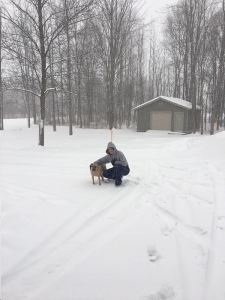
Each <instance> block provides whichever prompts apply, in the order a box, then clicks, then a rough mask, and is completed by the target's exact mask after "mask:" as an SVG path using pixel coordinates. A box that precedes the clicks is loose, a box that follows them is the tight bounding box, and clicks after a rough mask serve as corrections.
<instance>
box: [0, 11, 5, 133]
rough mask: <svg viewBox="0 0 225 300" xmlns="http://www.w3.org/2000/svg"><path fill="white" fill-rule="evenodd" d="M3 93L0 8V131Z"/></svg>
mask: <svg viewBox="0 0 225 300" xmlns="http://www.w3.org/2000/svg"><path fill="white" fill-rule="evenodd" d="M3 129H4V126H3V91H2V8H1V6H0V130H3Z"/></svg>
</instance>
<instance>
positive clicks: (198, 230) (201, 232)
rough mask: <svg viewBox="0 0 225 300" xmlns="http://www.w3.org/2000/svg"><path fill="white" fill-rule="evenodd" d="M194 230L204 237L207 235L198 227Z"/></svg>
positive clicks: (205, 231)
mask: <svg viewBox="0 0 225 300" xmlns="http://www.w3.org/2000/svg"><path fill="white" fill-rule="evenodd" d="M195 230H196V231H197V232H199V233H200V234H202V235H205V234H206V233H207V230H204V229H202V228H200V227H195Z"/></svg>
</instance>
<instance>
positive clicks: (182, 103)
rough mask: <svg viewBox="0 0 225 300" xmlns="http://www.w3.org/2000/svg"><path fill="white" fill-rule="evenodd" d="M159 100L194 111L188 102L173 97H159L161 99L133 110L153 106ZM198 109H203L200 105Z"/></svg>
mask: <svg viewBox="0 0 225 300" xmlns="http://www.w3.org/2000/svg"><path fill="white" fill-rule="evenodd" d="M159 99H163V100H166V101H167V102H170V103H173V104H176V105H178V106H181V107H184V108H187V109H192V104H191V103H190V102H188V101H186V100H183V99H180V98H173V97H165V96H159V97H156V98H154V99H152V100H150V101H147V102H145V103H142V104H141V105H138V106H136V107H135V108H133V109H134V110H137V109H139V108H141V107H143V106H146V105H148V104H151V103H153V102H155V101H157V100H159ZM196 108H197V109H200V108H201V107H200V106H199V105H196Z"/></svg>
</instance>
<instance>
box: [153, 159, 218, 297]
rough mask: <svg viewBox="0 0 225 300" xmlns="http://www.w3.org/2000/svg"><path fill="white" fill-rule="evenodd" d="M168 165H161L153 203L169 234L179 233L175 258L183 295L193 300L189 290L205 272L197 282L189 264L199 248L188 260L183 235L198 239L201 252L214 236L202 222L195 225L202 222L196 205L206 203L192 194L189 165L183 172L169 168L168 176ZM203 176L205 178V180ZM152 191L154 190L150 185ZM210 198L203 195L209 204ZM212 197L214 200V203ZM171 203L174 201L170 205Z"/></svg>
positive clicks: (181, 295) (191, 253) (200, 281)
mask: <svg viewBox="0 0 225 300" xmlns="http://www.w3.org/2000/svg"><path fill="white" fill-rule="evenodd" d="M181 166H182V164H181ZM161 168H162V170H161ZM169 168H172V165H171V166H169ZM191 168H193V166H191ZM194 168H195V166H194ZM200 168H202V166H200ZM164 169H165V165H163V166H162V165H159V172H158V178H157V184H156V185H155V189H154V194H153V199H154V201H153V204H152V213H153V214H154V215H155V217H157V218H158V219H159V220H161V221H162V222H163V223H165V224H166V228H167V229H168V230H167V231H166V236H169V235H170V233H171V232H172V231H173V235H174V236H175V241H176V244H177V246H176V247H175V248H176V249H179V250H178V251H176V252H177V253H176V255H175V256H174V257H173V259H174V260H175V261H174V263H175V265H176V270H177V271H178V273H179V274H180V276H179V278H182V280H181V282H180V287H181V290H180V298H179V299H187V300H189V299H190V297H191V294H190V295H189V293H191V292H190V291H191V287H193V284H194V285H195V286H196V287H198V286H201V284H202V282H203V281H204V273H203V272H202V276H200V277H199V279H198V282H193V280H192V278H190V272H191V270H192V267H191V265H189V261H191V260H192V258H191V255H193V257H194V255H195V256H196V252H195V251H196V250H195V251H194V250H193V249H191V248H190V250H191V252H190V254H189V253H188V260H187V250H186V249H185V248H184V247H183V242H181V239H182V236H185V237H187V238H188V239H190V240H192V241H194V243H195V244H194V245H196V244H197V246H195V247H196V248H197V249H199V250H198V252H201V251H202V246H203V247H204V248H205V249H209V248H210V239H209V234H208V232H207V230H206V229H203V228H202V227H201V226H198V225H196V226H195V224H198V219H196V217H195V214H194V212H195V208H197V207H198V208H199V207H202V206H201V204H200V203H199V201H193V200H194V198H195V199H197V198H196V197H194V195H192V194H191V191H192V189H191V187H192V183H189V181H188V178H186V181H185V180H184V178H185V175H187V171H185V167H183V168H182V167H180V168H179V169H180V171H181V172H179V171H177V170H176V173H174V174H173V172H171V173H172V174H171V176H170V174H169V172H168V170H166V172H165V173H166V174H168V177H165V176H164ZM180 173H181V175H180ZM204 176H206V175H205V173H204V174H203V177H204ZM179 178H181V179H182V184H184V185H187V184H188V185H187V186H185V187H184V188H182V184H181V182H180V184H179V180H177V179H179ZM207 178H208V175H207ZM203 179H205V178H203ZM203 179H202V178H201V180H203ZM174 182H176V183H174ZM197 184H199V183H197ZM157 185H158V188H157ZM157 189H158V191H157ZM188 190H189V191H190V194H188ZM148 192H149V193H150V194H151V190H150V189H148ZM184 192H185V194H184ZM190 195H191V196H192V200H191V201H190ZM208 199H210V198H207V200H205V199H204V197H203V199H201V200H203V203H204V204H205V203H208ZM211 200H212V199H211ZM211 200H210V202H211V203H212V201H211ZM168 202H169V203H168ZM168 204H170V206H169V207H168ZM181 208H183V209H184V210H185V214H184V217H186V218H183V216H182V209H181ZM204 208H205V207H204ZM208 208H209V207H207V209H208ZM208 211H209V212H210V213H212V209H211V208H210V210H209V209H208ZM199 212H200V211H199ZM180 213H181V214H180ZM197 217H198V216H197ZM164 229H165V227H164ZM174 229H177V230H178V231H177V232H179V233H181V235H179V234H177V232H176V231H174ZM163 234H164V233H163ZM189 247H190V246H189ZM158 250H159V252H160V251H161V250H160V248H159V249H158ZM204 252H205V250H204ZM206 252H207V251H206ZM200 256H201V254H200ZM195 269H196V267H195ZM197 290H198V291H197ZM196 293H198V295H199V296H200V297H201V293H202V291H201V289H198V288H197V289H196ZM189 296H190V297H189ZM197 297H198V296H197Z"/></svg>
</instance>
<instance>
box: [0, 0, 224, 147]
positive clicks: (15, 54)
mask: <svg viewBox="0 0 225 300" xmlns="http://www.w3.org/2000/svg"><path fill="white" fill-rule="evenodd" d="M140 4H141V3H140ZM161 21H162V22H163V36H162V37H160V38H159V37H158V33H157V31H156V26H155V22H154V21H152V22H151V23H150V24H144V21H143V18H142V16H141V13H140V5H139V4H138V3H137V2H136V1H134V0H57V1H55V0H54V1H53V0H20V1H18V0H9V1H8V4H7V5H5V6H3V7H2V8H0V58H1V59H0V62H1V63H0V70H1V72H0V74H1V75H0V100H1V101H0V104H1V105H0V108H1V111H0V116H1V122H0V126H1V127H0V129H1V130H2V129H3V128H4V127H3V116H4V117H5V118H7V117H16V116H17V117H18V116H20V115H21V114H24V115H26V116H27V117H28V126H30V119H31V118H33V119H34V123H35V124H36V123H38V124H39V145H42V146H44V125H45V124H51V125H52V126H53V130H56V126H57V125H68V128H69V134H70V135H72V134H73V126H79V127H81V128H82V127H84V128H110V129H111V128H113V127H115V128H121V127H124V126H126V127H127V128H131V127H132V126H133V124H134V121H135V115H134V114H133V112H132V108H133V107H135V106H137V105H139V104H141V103H143V102H145V101H148V100H150V99H153V98H154V97H157V96H159V95H164V96H170V97H177V98H182V99H184V100H187V101H189V102H191V103H192V111H193V128H194V133H195V132H196V126H195V124H196V105H200V106H201V111H202V113H201V133H202V134H203V131H205V130H208V129H210V134H213V133H214V130H215V123H216V126H217V128H216V129H217V130H218V129H219V127H224V126H225V96H224V95H225V0H220V1H214V0H179V1H177V3H176V4H174V5H173V6H168V7H166V9H165V10H164V14H162V20H161ZM9 95H10V97H9ZM207 126H208V127H207Z"/></svg>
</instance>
